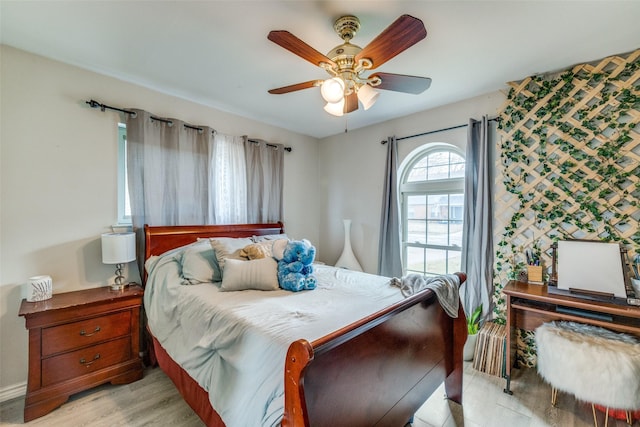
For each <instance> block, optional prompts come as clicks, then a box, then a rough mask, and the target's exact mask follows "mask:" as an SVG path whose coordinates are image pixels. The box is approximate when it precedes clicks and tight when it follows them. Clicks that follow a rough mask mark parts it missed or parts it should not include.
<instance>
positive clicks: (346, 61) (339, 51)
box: [267, 15, 431, 116]
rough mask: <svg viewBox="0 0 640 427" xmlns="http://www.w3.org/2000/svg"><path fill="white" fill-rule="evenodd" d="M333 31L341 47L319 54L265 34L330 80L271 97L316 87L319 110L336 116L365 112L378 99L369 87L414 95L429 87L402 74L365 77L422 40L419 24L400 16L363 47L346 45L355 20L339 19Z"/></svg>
mask: <svg viewBox="0 0 640 427" xmlns="http://www.w3.org/2000/svg"><path fill="white" fill-rule="evenodd" d="M333 28H334V30H335V31H336V33H338V35H339V36H340V37H341V38H342V40H343V43H342V44H341V45H338V46H336V47H335V48H333V49H332V50H331V51H330V52H329V53H328V54H327V55H323V54H321V53H320V52H318V51H317V50H315V49H314V48H312V47H311V46H309V45H308V44H306V43H305V42H303V41H302V40H300V39H299V38H297V37H296V36H294V35H293V34H291V33H289V32H288V31H282V30H281V31H271V32H270V33H269V35H268V37H267V38H268V39H269V40H271V41H272V42H274V43H276V44H278V45H280V46H281V47H283V48H285V49H287V50H289V51H290V52H292V53H294V54H296V55H298V56H300V57H301V58H303V59H305V60H307V61H309V62H311V63H313V64H314V65H317V66H318V67H320V68H322V69H323V70H325V71H326V72H327V73H329V74H330V75H331V77H329V78H328V79H326V80H311V81H308V82H304V83H297V84H294V85H290V86H284V87H281V88H277V89H271V90H270V91H269V93H271V94H276V95H280V94H284V93H289V92H294V91H298V90H302V89H308V88H311V87H317V86H320V93H321V95H322V98H323V99H324V100H325V101H327V104H326V105H325V107H324V110H325V111H327V112H328V113H329V114H332V115H334V116H342V115H343V114H348V113H351V112H353V111H355V110H357V109H358V103H359V102H360V103H362V106H363V108H364V109H365V110H368V109H369V108H371V106H372V105H373V104H374V103H375V102H376V100H377V99H378V97H379V95H380V92H379V91H377V90H375V89H374V88H378V89H384V90H391V91H396V92H404V93H412V94H419V93H422V92H424V91H425V90H426V89H427V88H428V87H429V86H430V85H431V79H430V78H427V77H418V76H406V75H402V74H391V73H377V74H372V75H368V76H367V75H366V73H367V72H368V71H370V70H373V69H374V68H377V67H378V66H380V65H382V64H383V63H385V62H387V61H388V60H390V59H391V58H393V57H395V56H396V55H398V54H399V53H401V52H403V51H404V50H406V49H408V48H409V47H411V46H413V45H414V44H416V43H417V42H419V41H420V40H422V39H424V38H425V37H426V36H427V31H426V29H425V28H424V24H423V23H422V21H421V20H419V19H418V18H414V17H413V16H410V15H402V16H401V17H400V18H398V19H397V20H395V21H394V22H393V23H392V24H391V25H390V26H389V27H387V28H386V29H385V30H384V31H383V32H382V33H380V34H379V35H378V36H377V37H376V38H375V39H374V40H373V41H371V42H370V43H369V44H368V45H367V46H365V48H364V49H363V48H361V47H359V46H356V45H354V44H352V43H351V39H352V38H353V37H354V36H355V34H356V33H357V32H358V30H359V29H360V21H359V20H358V18H357V17H355V16H351V15H348V16H342V17H340V18H338V19H337V20H336V21H335V24H334V26H333Z"/></svg>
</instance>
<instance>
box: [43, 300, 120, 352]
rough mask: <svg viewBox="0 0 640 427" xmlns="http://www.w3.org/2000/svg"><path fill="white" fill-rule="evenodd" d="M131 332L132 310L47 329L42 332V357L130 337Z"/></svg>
mask: <svg viewBox="0 0 640 427" xmlns="http://www.w3.org/2000/svg"><path fill="white" fill-rule="evenodd" d="M130 331H131V311H130V310H127V311H122V312H120V313H115V314H110V315H107V316H101V317H94V318H92V319H86V320H81V321H79V322H73V323H69V324H66V325H61V326H54V327H51V328H45V329H43V330H42V356H43V357H44V356H49V355H52V354H56V353H60V352H63V351H68V350H73V349H76V348H80V347H84V346H87V345H91V344H94V343H97V342H101V341H105V340H108V339H111V338H116V337H121V336H124V335H128V334H129V333H130Z"/></svg>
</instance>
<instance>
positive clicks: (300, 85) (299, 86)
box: [269, 80, 322, 95]
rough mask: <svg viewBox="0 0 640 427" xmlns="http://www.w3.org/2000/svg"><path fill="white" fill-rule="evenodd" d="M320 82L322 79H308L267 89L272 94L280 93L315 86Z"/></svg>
mask: <svg viewBox="0 0 640 427" xmlns="http://www.w3.org/2000/svg"><path fill="white" fill-rule="evenodd" d="M321 84H322V80H309V81H308V82H304V83H296V84H294V85H290V86H284V87H279V88H276V89H271V90H270V91H269V93H270V94H272V95H282V94H283V93H289V92H295V91H297V90H302V89H309V88H311V87H317V86H320V85H321Z"/></svg>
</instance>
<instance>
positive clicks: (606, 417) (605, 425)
mask: <svg viewBox="0 0 640 427" xmlns="http://www.w3.org/2000/svg"><path fill="white" fill-rule="evenodd" d="M608 424H609V407H607V409H606V411H605V413H604V427H607V425H608Z"/></svg>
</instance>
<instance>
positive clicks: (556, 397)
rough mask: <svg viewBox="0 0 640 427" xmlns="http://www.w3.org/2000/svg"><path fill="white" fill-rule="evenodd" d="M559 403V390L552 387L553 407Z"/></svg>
mask: <svg viewBox="0 0 640 427" xmlns="http://www.w3.org/2000/svg"><path fill="white" fill-rule="evenodd" d="M556 403H558V389H557V388H555V387H551V406H556Z"/></svg>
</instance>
